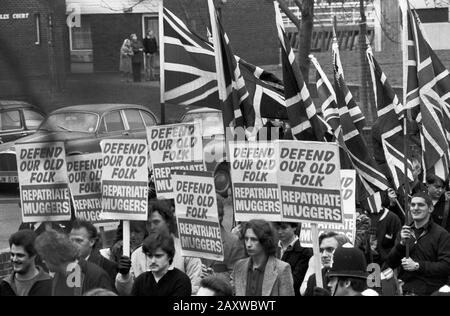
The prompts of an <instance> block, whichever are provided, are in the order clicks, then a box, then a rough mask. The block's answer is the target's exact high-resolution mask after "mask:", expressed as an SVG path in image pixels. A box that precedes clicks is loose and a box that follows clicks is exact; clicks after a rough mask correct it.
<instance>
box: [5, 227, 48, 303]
mask: <svg viewBox="0 0 450 316" xmlns="http://www.w3.org/2000/svg"><path fill="white" fill-rule="evenodd" d="M35 239H36V234H35V233H34V232H33V231H32V230H27V229H26V230H20V231H18V232H16V233H14V234H13V235H11V237H10V238H9V246H10V252H11V262H12V266H13V272H12V273H11V274H10V275H8V276H7V277H6V278H5V279H4V280H3V281H0V296H50V294H51V289H52V279H51V278H50V276H49V275H48V274H47V273H46V272H44V271H43V270H42V268H41V267H39V266H37V265H36V262H35V260H36V256H37V252H36V249H35V248H34V242H35Z"/></svg>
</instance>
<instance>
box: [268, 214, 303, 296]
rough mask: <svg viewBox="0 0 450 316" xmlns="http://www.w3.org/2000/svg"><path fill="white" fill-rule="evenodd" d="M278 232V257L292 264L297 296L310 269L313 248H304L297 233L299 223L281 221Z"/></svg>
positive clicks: (277, 226) (278, 224)
mask: <svg viewBox="0 0 450 316" xmlns="http://www.w3.org/2000/svg"><path fill="white" fill-rule="evenodd" d="M276 229H277V232H278V239H279V241H278V248H277V258H278V259H281V260H282V261H284V262H287V263H289V264H290V266H291V269H292V277H293V278H294V292H295V296H300V286H301V285H302V281H303V279H304V278H305V274H306V271H307V270H308V263H309V258H311V257H312V249H311V248H303V247H302V246H301V245H300V240H299V239H298V236H297V235H296V234H295V231H296V230H297V229H298V224H297V223H287V222H279V223H277V224H276Z"/></svg>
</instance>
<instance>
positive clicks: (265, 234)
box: [241, 219, 277, 256]
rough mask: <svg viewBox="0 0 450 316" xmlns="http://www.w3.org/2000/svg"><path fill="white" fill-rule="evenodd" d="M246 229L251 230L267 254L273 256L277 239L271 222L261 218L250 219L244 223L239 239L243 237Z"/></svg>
mask: <svg viewBox="0 0 450 316" xmlns="http://www.w3.org/2000/svg"><path fill="white" fill-rule="evenodd" d="M247 229H252V230H253V232H254V233H255V235H256V237H258V241H259V243H260V244H261V246H262V248H263V249H264V252H265V253H266V255H267V256H275V254H276V252H277V241H276V237H275V236H276V235H275V230H274V229H273V226H272V224H270V223H269V222H267V221H265V220H262V219H252V220H251V221H249V222H246V223H244V227H243V229H242V230H241V239H244V237H245V232H246V231H247Z"/></svg>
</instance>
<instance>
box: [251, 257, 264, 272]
mask: <svg viewBox="0 0 450 316" xmlns="http://www.w3.org/2000/svg"><path fill="white" fill-rule="evenodd" d="M268 260H269V257H267V258H266V260H264V262H263V263H262V264H261V265H259V266H258V267H256V268H255V269H253V258H251V257H250V261H249V264H248V269H249V270H258V271H259V272H264V270H265V269H266V264H267V261H268Z"/></svg>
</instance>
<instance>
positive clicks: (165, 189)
mask: <svg viewBox="0 0 450 316" xmlns="http://www.w3.org/2000/svg"><path fill="white" fill-rule="evenodd" d="M147 139H148V144H149V151H150V160H151V164H152V167H153V168H152V169H153V177H154V181H155V187H156V194H157V196H158V198H164V199H173V198H174V197H175V193H174V190H173V183H172V176H171V170H180V169H182V170H191V171H203V170H205V165H204V157H203V139H202V130H201V122H200V121H195V122H192V123H180V124H172V125H160V126H152V127H149V128H148V129H147Z"/></svg>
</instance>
